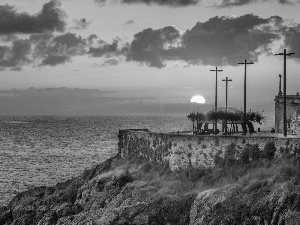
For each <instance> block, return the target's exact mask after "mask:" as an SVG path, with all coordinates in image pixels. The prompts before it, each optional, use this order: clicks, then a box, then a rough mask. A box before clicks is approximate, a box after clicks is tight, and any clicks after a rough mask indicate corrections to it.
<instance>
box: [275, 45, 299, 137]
mask: <svg viewBox="0 0 300 225" xmlns="http://www.w3.org/2000/svg"><path fill="white" fill-rule="evenodd" d="M294 54H295V53H286V49H284V51H283V53H278V54H275V55H283V57H284V60H283V136H284V137H286V136H287V119H286V56H287V55H288V56H291V55H294Z"/></svg>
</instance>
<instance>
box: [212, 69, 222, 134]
mask: <svg viewBox="0 0 300 225" xmlns="http://www.w3.org/2000/svg"><path fill="white" fill-rule="evenodd" d="M210 71H215V72H216V92H215V111H216V112H217V111H218V72H222V71H223V70H218V67H216V69H215V70H210ZM215 134H217V121H215Z"/></svg>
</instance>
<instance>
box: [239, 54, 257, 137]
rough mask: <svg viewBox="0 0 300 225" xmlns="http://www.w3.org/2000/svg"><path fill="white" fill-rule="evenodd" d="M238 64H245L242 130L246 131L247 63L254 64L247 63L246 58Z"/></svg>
mask: <svg viewBox="0 0 300 225" xmlns="http://www.w3.org/2000/svg"><path fill="white" fill-rule="evenodd" d="M238 64H244V65H245V77H244V128H245V130H244V132H246V133H247V127H246V121H247V120H246V118H247V113H246V82H247V79H246V78H247V72H246V71H247V65H249V64H254V63H253V62H248V63H247V59H245V62H243V63H238Z"/></svg>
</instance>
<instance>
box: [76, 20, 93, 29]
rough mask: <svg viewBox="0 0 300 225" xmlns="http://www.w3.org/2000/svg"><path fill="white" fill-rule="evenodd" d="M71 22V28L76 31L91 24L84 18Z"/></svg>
mask: <svg viewBox="0 0 300 225" xmlns="http://www.w3.org/2000/svg"><path fill="white" fill-rule="evenodd" d="M73 22H74V24H75V25H74V27H72V28H73V29H76V30H82V29H86V28H88V27H89V25H91V23H92V21H91V20H87V19H86V18H81V19H74V20H73Z"/></svg>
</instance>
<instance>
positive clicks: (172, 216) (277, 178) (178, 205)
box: [0, 142, 300, 225]
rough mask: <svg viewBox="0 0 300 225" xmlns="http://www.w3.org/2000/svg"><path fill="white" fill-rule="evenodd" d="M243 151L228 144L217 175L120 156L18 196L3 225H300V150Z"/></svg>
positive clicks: (0, 215)
mask: <svg viewBox="0 0 300 225" xmlns="http://www.w3.org/2000/svg"><path fill="white" fill-rule="evenodd" d="M236 148H237V146H235V144H230V145H228V146H227V147H226V150H225V154H224V155H217V156H216V157H215V163H216V166H215V167H213V168H209V169H204V168H203V169H202V168H197V169H196V168H192V167H191V168H189V169H188V170H183V171H177V172H171V170H170V169H169V167H168V165H162V164H157V163H154V162H148V161H147V160H145V159H140V158H136V157H129V158H128V159H120V158H118V157H114V158H111V159H109V160H107V161H105V162H103V163H101V164H100V165H99V166H97V167H95V168H94V169H92V170H88V171H86V172H85V173H83V174H82V175H81V176H79V177H77V178H74V179H71V180H68V181H66V182H63V183H59V184H57V185H56V186H55V187H37V188H34V189H31V190H28V191H26V192H23V193H20V194H18V195H17V196H16V197H15V198H14V199H13V200H12V201H11V202H10V203H9V205H8V206H6V207H2V208H0V224H1V225H2V224H5V225H8V224H14V225H16V224H22V225H23V224H24V225H25V224H28V225H29V224H39V225H46V224H47V225H54V224H56V225H62V224H66V225H70V224H74V225H84V224H92V225H94V224H99V225H100V224H101V225H105V224H107V225H113V224H124V225H125V224H140V225H141V224H149V225H150V224H151V225H163V224H170V225H171V224H173V225H175V224H181V225H184V224H190V225H196V224H198V225H200V224H211V225H219V224H221V225H227V224H228V225H232V224H233V225H234V224H244V225H250V224H251V225H252V224H258V225H264V224H274V225H275V224H276V225H277V224H288V225H291V224H300V151H299V150H300V149H298V148H295V149H294V150H293V152H289V153H287V152H286V150H285V149H276V147H275V145H274V143H272V142H269V143H267V144H266V145H265V147H264V148H262V150H260V149H259V148H258V146H257V145H250V144H248V145H247V146H246V147H245V148H244V149H243V150H242V151H237V149H236ZM276 151H280V152H281V155H282V156H283V157H281V158H279V157H277V155H278V154H275V153H276Z"/></svg>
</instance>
